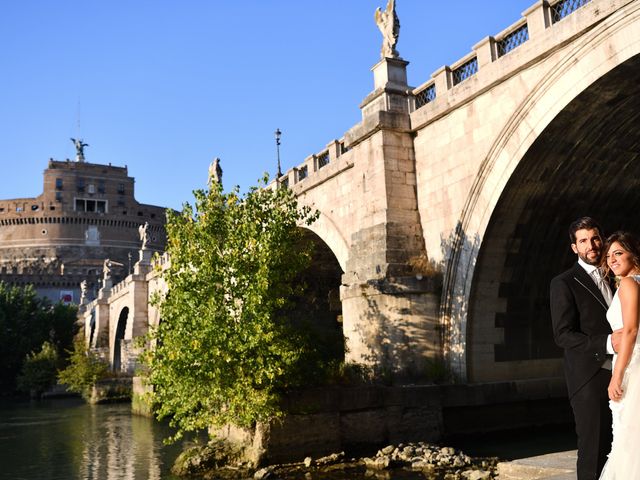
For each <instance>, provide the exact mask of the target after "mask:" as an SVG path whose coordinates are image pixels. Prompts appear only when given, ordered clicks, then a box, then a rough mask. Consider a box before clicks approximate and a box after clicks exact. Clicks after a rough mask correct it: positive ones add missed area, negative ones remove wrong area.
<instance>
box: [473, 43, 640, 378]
mask: <svg viewBox="0 0 640 480" xmlns="http://www.w3.org/2000/svg"><path fill="white" fill-rule="evenodd" d="M638 212H640V58H639V57H638V56H636V57H633V58H631V59H630V60H628V61H626V62H625V63H623V64H621V65H620V66H618V67H616V68H615V69H613V70H612V71H610V72H609V73H608V74H607V75H605V76H604V77H602V78H600V79H599V80H598V81H597V82H595V83H593V84H592V85H591V86H590V87H589V88H588V89H586V90H585V91H584V92H582V93H581V94H580V95H578V96H577V97H576V98H575V99H574V100H573V101H572V102H571V103H570V104H569V105H568V106H567V107H566V108H565V109H564V110H563V111H562V112H561V113H560V114H559V115H558V116H557V117H556V118H555V119H554V120H553V121H552V122H551V124H550V125H549V126H548V127H547V128H546V129H545V130H544V131H543V132H542V133H541V134H540V135H539V137H538V138H537V139H536V141H535V142H534V143H533V145H532V146H531V148H530V149H529V151H528V152H527V153H526V155H525V156H524V157H523V159H522V160H521V161H520V163H519V165H518V167H517V168H516V170H515V171H514V173H513V175H512V176H511V178H510V180H509V182H508V183H507V185H506V188H505V189H504V191H503V193H502V195H501V197H500V200H499V201H498V204H497V205H496V208H495V210H494V211H493V214H492V216H491V220H490V222H489V224H488V226H487V230H486V232H485V235H484V238H483V239H482V246H481V249H480V252H479V255H478V258H477V265H476V268H475V272H474V279H473V286H472V291H471V295H470V301H469V317H468V323H467V328H468V331H467V352H468V354H467V368H468V372H469V380H471V381H474V380H485V379H490V378H489V377H488V376H490V372H489V373H488V372H486V371H484V369H485V368H486V361H485V360H480V359H481V358H484V359H486V358H487V357H488V356H489V355H492V357H493V361H494V362H495V363H500V362H520V361H528V360H545V359H555V358H559V357H560V356H561V351H560V350H559V349H558V348H557V347H556V346H555V344H554V342H553V337H552V332H551V320H550V313H549V305H548V304H549V292H548V290H549V281H550V280H551V278H552V277H553V276H555V275H557V274H558V273H560V272H561V271H563V270H564V269H566V268H568V267H569V266H570V265H571V264H572V263H573V262H574V261H575V255H574V254H573V253H572V252H571V250H570V248H569V237H568V233H567V228H568V225H569V224H570V223H571V221H573V220H574V219H575V218H577V217H580V216H583V215H590V216H593V217H595V218H597V219H598V220H599V221H600V222H601V223H602V225H603V228H604V230H605V232H611V231H613V230H616V229H620V228H624V229H627V230H631V231H636V232H640V215H638ZM490 331H493V332H494V333H495V335H494V340H487V332H490ZM542 373H543V372H542Z"/></svg>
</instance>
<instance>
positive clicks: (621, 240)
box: [600, 230, 640, 283]
mask: <svg viewBox="0 0 640 480" xmlns="http://www.w3.org/2000/svg"><path fill="white" fill-rule="evenodd" d="M614 242H618V244H619V245H620V246H621V247H622V249H623V250H624V251H625V252H627V253H629V254H631V263H633V266H634V267H635V268H636V269H637V270H638V271H640V240H638V237H637V236H636V235H634V234H633V233H631V232H625V231H622V230H619V231H617V232H614V233H612V234H611V235H609V237H607V240H606V241H605V242H604V248H603V250H602V251H603V253H604V254H603V255H602V260H601V261H600V268H601V269H602V271H603V272H604V274H605V276H607V277H608V276H610V275H611V269H610V268H609V265H608V264H607V254H608V253H609V249H610V248H611V245H613V244H614ZM616 283H617V282H616Z"/></svg>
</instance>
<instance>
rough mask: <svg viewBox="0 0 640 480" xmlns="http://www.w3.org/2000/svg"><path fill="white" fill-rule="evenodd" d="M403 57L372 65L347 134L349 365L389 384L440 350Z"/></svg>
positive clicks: (408, 376) (422, 370)
mask: <svg viewBox="0 0 640 480" xmlns="http://www.w3.org/2000/svg"><path fill="white" fill-rule="evenodd" d="M407 64H408V62H406V61H404V60H402V59H391V58H386V59H383V60H382V61H381V62H379V63H378V64H376V65H375V66H374V67H373V72H374V86H375V89H374V91H373V92H372V93H371V94H369V95H368V96H367V97H366V98H365V100H364V101H363V103H362V105H361V109H362V118H363V120H362V122H361V123H360V124H358V125H356V126H355V127H354V128H352V129H351V130H350V131H349V132H347V134H346V135H345V143H347V144H348V145H349V147H350V149H351V151H352V152H353V153H352V155H354V156H355V157H356V160H355V163H356V164H358V163H360V164H361V165H362V167H361V168H362V174H363V176H365V177H366V191H365V192H364V195H365V196H366V198H365V201H364V203H365V205H367V207H366V212H364V214H363V218H362V219H361V225H359V227H358V228H359V230H358V231H357V232H356V233H354V234H353V235H352V237H351V241H350V244H351V247H350V253H349V259H348V260H347V263H346V269H345V273H344V275H343V279H342V283H343V286H342V287H341V292H340V293H341V300H342V309H343V330H344V334H345V337H346V342H347V354H346V355H347V358H346V360H347V362H351V363H359V364H364V365H367V366H369V367H371V369H372V370H373V372H374V374H375V375H376V376H377V377H379V378H384V379H388V380H390V381H394V382H402V381H404V380H410V381H411V380H412V379H417V378H424V377H427V376H428V371H429V364H430V363H433V362H435V361H436V357H437V356H438V355H439V354H440V338H439V333H438V326H437V318H438V316H437V311H438V299H439V295H438V293H437V287H436V282H434V279H433V275H430V272H429V271H428V268H427V266H428V261H427V257H426V252H425V247H424V239H423V234H422V227H421V223H420V216H419V213H418V202H417V191H416V175H415V154H414V147H413V138H412V134H411V126H410V118H409V105H410V101H409V100H410V98H411V91H412V89H411V88H410V87H409V86H408V85H407V76H406V66H407Z"/></svg>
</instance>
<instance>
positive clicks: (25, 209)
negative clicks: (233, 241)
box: [0, 150, 166, 303]
mask: <svg viewBox="0 0 640 480" xmlns="http://www.w3.org/2000/svg"><path fill="white" fill-rule="evenodd" d="M145 223H147V224H148V226H147V227H146V230H145V237H146V241H147V248H148V249H149V250H151V251H156V252H161V251H163V250H164V245H165V241H166V234H165V228H164V224H165V208H163V207H158V206H153V205H145V204H141V203H138V202H137V201H136V199H135V197H134V179H133V178H132V177H130V176H129V175H128V172H127V167H126V166H125V167H116V166H112V165H111V164H109V165H100V164H94V163H88V162H85V161H84V156H83V155H82V154H81V150H79V155H78V157H77V159H76V161H75V162H74V161H70V160H66V161H57V160H53V159H50V160H49V165H48V167H47V169H46V170H45V171H44V188H43V193H42V194H41V195H39V196H37V197H35V198H16V199H8V200H0V280H2V281H5V282H8V283H10V284H17V285H26V284H33V285H34V287H35V289H36V291H37V293H38V295H40V296H42V297H48V298H49V299H50V300H52V301H54V302H57V301H59V300H61V301H63V302H65V303H79V300H80V283H81V282H82V281H83V280H86V281H87V284H88V294H89V296H90V297H91V296H95V292H96V291H97V289H98V288H100V282H101V278H102V276H103V267H104V265H105V260H107V259H108V260H110V267H111V272H110V273H111V275H112V276H113V279H114V281H118V280H120V279H122V278H124V277H125V276H126V275H127V274H129V273H130V272H131V269H132V266H133V264H134V263H135V262H136V261H137V259H138V250H139V249H140V246H141V241H142V240H141V226H143V225H144V224H145Z"/></svg>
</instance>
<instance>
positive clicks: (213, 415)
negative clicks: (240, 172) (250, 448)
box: [149, 178, 317, 438]
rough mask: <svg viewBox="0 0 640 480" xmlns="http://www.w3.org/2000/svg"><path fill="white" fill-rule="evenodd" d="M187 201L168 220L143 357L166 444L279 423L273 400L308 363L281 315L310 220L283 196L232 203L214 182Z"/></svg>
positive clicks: (283, 191)
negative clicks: (159, 290)
mask: <svg viewBox="0 0 640 480" xmlns="http://www.w3.org/2000/svg"><path fill="white" fill-rule="evenodd" d="M266 180H267V179H266V178H265V179H264V181H265V182H266ZM194 195H195V207H192V206H191V205H190V204H185V205H184V208H183V211H182V212H181V213H172V212H169V213H168V223H167V233H168V247H167V251H168V253H169V257H170V266H169V268H168V269H167V270H166V271H165V272H164V274H163V275H164V277H165V279H166V281H167V285H168V293H167V294H166V296H165V297H164V298H163V299H161V301H160V311H161V318H162V321H161V322H160V325H159V328H158V330H157V331H156V332H155V339H154V340H155V341H154V342H153V343H154V344H155V345H156V348H155V349H152V350H151V351H150V352H149V367H150V368H149V372H150V373H149V380H150V382H151V383H152V384H153V385H154V393H153V399H152V400H153V401H154V403H155V404H156V405H158V406H159V407H158V410H157V414H158V416H159V417H161V418H162V417H170V418H171V422H172V424H173V426H175V427H177V430H178V434H177V436H176V438H179V437H180V436H181V435H182V434H183V433H184V432H187V431H194V430H200V429H204V428H207V427H209V426H211V425H214V424H217V425H222V424H225V423H233V424H236V425H240V426H250V425H252V424H253V423H254V422H256V421H264V420H268V419H270V418H272V417H274V416H277V415H279V414H280V413H281V410H280V408H281V407H280V400H281V395H282V393H283V392H284V391H286V390H287V389H289V388H292V387H295V386H298V385H301V384H303V383H304V382H305V380H307V379H308V377H307V376H308V375H309V372H310V369H311V367H310V362H311V363H313V362H314V359H316V358H317V355H316V352H315V351H314V346H313V344H312V342H311V341H310V338H309V337H308V336H307V335H306V334H305V332H304V331H302V330H301V329H300V328H296V327H295V325H294V323H293V322H291V321H289V319H288V317H287V312H290V311H291V307H292V305H291V299H292V298H293V297H294V296H296V295H300V294H301V292H302V289H303V285H302V284H301V283H299V282H296V281H295V279H296V278H298V275H299V274H300V272H301V271H302V270H303V269H304V268H305V267H306V266H307V265H308V264H309V260H310V255H311V252H310V245H309V244H308V242H307V243H305V242H303V241H302V240H303V235H302V231H301V229H300V228H298V227H297V225H300V224H307V225H309V224H311V222H313V221H314V220H315V218H316V217H317V214H316V213H312V212H311V211H310V209H309V208H299V207H298V205H297V202H296V200H295V197H294V196H293V194H292V193H291V192H290V190H288V189H287V188H278V189H267V188H252V189H251V190H250V191H249V192H248V193H247V194H246V195H244V196H240V195H239V193H238V190H237V188H236V189H235V190H234V191H233V192H231V193H227V194H225V193H223V191H222V187H221V185H219V184H217V183H214V184H213V186H212V188H211V190H210V191H204V190H198V191H195V192H194Z"/></svg>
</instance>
